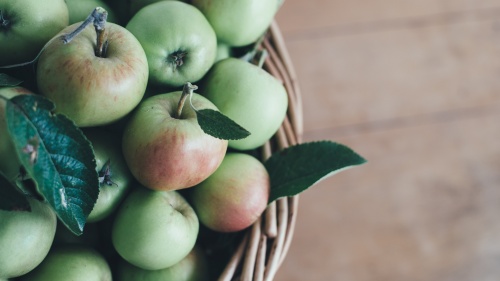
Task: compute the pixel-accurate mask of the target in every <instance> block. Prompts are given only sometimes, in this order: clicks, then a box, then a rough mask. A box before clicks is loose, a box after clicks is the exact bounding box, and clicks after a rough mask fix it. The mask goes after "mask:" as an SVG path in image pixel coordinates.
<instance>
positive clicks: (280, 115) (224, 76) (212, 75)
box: [200, 58, 288, 150]
mask: <svg viewBox="0 0 500 281" xmlns="http://www.w3.org/2000/svg"><path fill="white" fill-rule="evenodd" d="M200 93H202V94H203V95H204V96H205V97H207V98H208V99H209V100H210V101H211V102H213V103H214V104H215V106H216V107H217V108H218V109H219V110H220V112H221V113H222V114H224V115H226V116H227V117H229V118H231V119H232V120H234V121H235V122H236V123H238V124H239V125H241V126H242V127H243V128H245V129H247V130H248V131H249V132H250V133H251V134H250V136H248V137H246V138H244V139H241V140H230V141H229V147H231V148H234V149H238V150H250V149H254V148H257V147H259V146H261V145H263V144H264V143H265V142H266V141H268V140H269V139H270V138H271V137H272V136H273V135H274V134H275V133H276V131H277V130H278V128H279V127H280V126H281V124H282V123H283V120H284V118H285V115H286V110H287V107H288V96H287V93H286V90H285V88H284V87H283V84H282V83H281V82H280V81H279V80H277V79H276V78H274V77H273V76H272V75H271V74H269V73H268V72H266V71H265V70H263V69H262V68H259V67H257V66H255V65H253V64H251V63H249V62H246V61H244V60H240V59H237V58H226V59H223V60H221V61H219V62H217V63H215V65H214V66H213V67H212V69H211V70H210V71H209V72H208V73H207V75H206V76H205V78H204V81H203V83H202V85H201V86H200Z"/></svg>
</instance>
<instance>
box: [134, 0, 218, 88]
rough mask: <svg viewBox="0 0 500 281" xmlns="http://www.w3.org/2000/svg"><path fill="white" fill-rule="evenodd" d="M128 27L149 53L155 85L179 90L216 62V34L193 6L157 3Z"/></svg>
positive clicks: (172, 2) (141, 12) (200, 76)
mask: <svg viewBox="0 0 500 281" xmlns="http://www.w3.org/2000/svg"><path fill="white" fill-rule="evenodd" d="M126 27H127V29H128V30H130V32H132V34H134V35H135V36H136V37H137V39H138V40H139V42H141V45H142V47H143V48H144V51H145V52H146V56H147V58H148V64H149V79H150V82H151V83H153V84H160V85H164V86H171V87H177V86H182V85H184V84H185V83H186V82H192V83H193V82H196V81H198V80H199V79H201V78H202V77H203V75H205V73H206V72H207V71H208V70H209V69H210V67H211V66H212V64H213V63H214V61H215V54H216V47H217V39H216V36H215V32H214V31H213V29H212V27H211V26H210V24H209V23H208V21H207V20H206V18H205V17H204V16H203V14H202V13H201V12H200V11H199V10H198V9H196V8H195V7H193V6H192V5H189V4H186V3H183V2H181V1H160V2H156V3H153V4H150V5H147V6H146V7H144V8H142V9H141V10H139V11H138V12H137V13H136V14H135V15H134V16H133V17H132V19H130V21H129V22H128V24H127V26H126Z"/></svg>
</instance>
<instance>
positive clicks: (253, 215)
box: [190, 152, 270, 232]
mask: <svg viewBox="0 0 500 281" xmlns="http://www.w3.org/2000/svg"><path fill="white" fill-rule="evenodd" d="M269 189H270V181H269V174H268V173H267V170H266V168H265V167H264V165H263V164H262V163H261V162H260V161H259V160H257V159H256V158H254V157H253V156H250V155H248V154H244V153H236V152H231V153H227V155H226V157H225V158H224V161H222V164H221V165H220V167H219V168H218V169H217V171H215V173H213V175H211V176H210V177H209V178H208V179H206V180H205V181H203V182H202V183H200V184H199V185H197V186H195V187H193V188H192V189H191V190H190V196H191V203H192V205H193V208H194V209H195V211H196V214H198V218H199V220H200V222H201V223H202V224H203V225H205V226H206V227H208V228H210V229H212V230H215V231H219V232H235V231H240V230H243V229H245V228H247V227H249V226H250V225H252V224H253V223H254V222H255V221H256V220H257V218H258V217H259V216H260V215H261V214H262V212H263V211H264V210H265V209H266V207H267V203H268V199H269Z"/></svg>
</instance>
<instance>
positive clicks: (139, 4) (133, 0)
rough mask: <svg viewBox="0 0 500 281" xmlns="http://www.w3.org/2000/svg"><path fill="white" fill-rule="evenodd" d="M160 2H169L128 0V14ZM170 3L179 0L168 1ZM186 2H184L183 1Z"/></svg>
mask: <svg viewBox="0 0 500 281" xmlns="http://www.w3.org/2000/svg"><path fill="white" fill-rule="evenodd" d="M160 1H169V0H129V2H130V14H131V15H134V14H136V13H137V12H138V11H139V10H140V9H142V8H144V7H145V6H147V5H149V4H153V3H156V2H160ZM170 1H180V0H170ZM183 2H186V1H183Z"/></svg>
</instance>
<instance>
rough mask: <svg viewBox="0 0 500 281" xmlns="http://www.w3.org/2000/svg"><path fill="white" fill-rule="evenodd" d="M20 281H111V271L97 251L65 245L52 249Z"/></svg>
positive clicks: (79, 246) (80, 246)
mask: <svg viewBox="0 0 500 281" xmlns="http://www.w3.org/2000/svg"><path fill="white" fill-rule="evenodd" d="M20 279H21V280H22V281H48V280H50V281H68V280H71V281H89V280H99V281H111V280H112V277H111V269H110V268H109V265H108V263H107V262H106V260H105V259H104V258H103V257H102V256H101V254H99V253H98V252H97V251H95V250H93V249H92V248H89V247H86V246H82V245H66V246H64V247H57V248H54V249H52V250H51V251H50V252H49V254H48V255H47V257H46V258H45V260H44V261H43V262H42V263H41V264H40V265H39V266H38V267H37V268H35V269H34V270H33V271H31V272H30V273H28V274H26V275H24V276H22V277H21V278H20Z"/></svg>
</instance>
